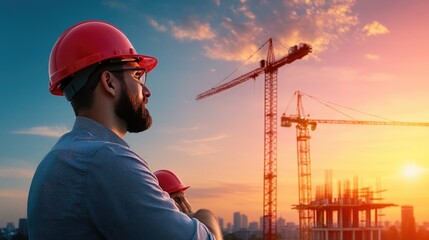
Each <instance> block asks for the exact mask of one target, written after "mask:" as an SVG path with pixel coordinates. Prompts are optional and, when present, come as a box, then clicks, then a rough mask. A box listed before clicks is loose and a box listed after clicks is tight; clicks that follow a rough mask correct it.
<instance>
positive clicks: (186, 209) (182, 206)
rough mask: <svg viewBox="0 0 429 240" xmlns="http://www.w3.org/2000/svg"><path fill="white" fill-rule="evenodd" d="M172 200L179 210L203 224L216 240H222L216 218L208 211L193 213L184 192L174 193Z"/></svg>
mask: <svg viewBox="0 0 429 240" xmlns="http://www.w3.org/2000/svg"><path fill="white" fill-rule="evenodd" d="M171 198H173V199H174V201H175V202H176V205H177V207H178V208H179V210H180V211H181V212H183V213H185V214H186V215H188V216H189V217H191V218H196V219H198V221H200V222H202V223H203V224H204V225H205V226H206V227H207V228H208V229H209V230H210V232H211V233H212V234H213V235H214V236H215V237H216V240H222V239H223V237H222V231H221V229H220V226H219V223H218V221H217V218H216V216H215V215H214V214H213V213H212V212H211V211H210V210H207V209H200V210H198V211H197V212H195V213H194V212H192V207H191V204H190V203H189V201H188V199H187V198H186V197H185V193H184V192H183V191H180V192H177V193H173V194H172V195H171Z"/></svg>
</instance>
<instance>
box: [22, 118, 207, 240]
mask: <svg viewBox="0 0 429 240" xmlns="http://www.w3.org/2000/svg"><path fill="white" fill-rule="evenodd" d="M27 214H28V230H29V237H30V239H32V240H39V239H40V240H49V239H88V240H92V239H130V240H131V239H214V237H213V235H212V234H211V233H210V232H209V231H208V229H207V228H206V226H205V225H204V224H202V223H201V222H199V221H198V220H197V219H195V218H189V217H188V216H187V215H185V214H183V213H181V212H180V211H179V210H178V208H177V207H176V205H175V204H174V201H173V200H172V199H171V198H170V197H169V195H168V194H167V193H166V192H163V191H162V189H161V188H160V187H159V185H158V181H157V179H156V177H155V176H154V175H153V174H152V172H151V171H150V169H149V166H148V164H147V162H146V161H145V160H144V159H142V158H141V157H140V156H138V155H137V154H136V153H134V152H133V151H132V150H131V149H130V147H129V146H128V144H127V143H126V142H125V141H124V140H123V139H122V138H120V137H119V136H117V135H116V134H115V133H113V132H112V131H110V130H109V129H108V128H106V127H104V126H103V125H101V124H99V123H97V122H95V121H93V120H91V119H88V118H83V117H77V118H76V121H75V124H74V127H73V129H72V131H71V132H69V133H66V134H65V135H63V136H62V137H61V138H60V139H59V140H58V142H57V144H56V145H55V146H54V147H53V148H52V149H51V151H50V152H49V153H48V154H47V155H46V156H45V158H44V159H43V160H42V162H41V163H40V164H39V166H38V167H37V170H36V172H35V175H34V177H33V180H32V183H31V187H30V192H29V196H28V206H27Z"/></svg>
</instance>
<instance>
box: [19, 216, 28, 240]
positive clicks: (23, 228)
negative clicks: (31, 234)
mask: <svg viewBox="0 0 429 240" xmlns="http://www.w3.org/2000/svg"><path fill="white" fill-rule="evenodd" d="M18 233H19V234H21V235H22V236H28V227H27V219H26V218H20V219H19V223H18Z"/></svg>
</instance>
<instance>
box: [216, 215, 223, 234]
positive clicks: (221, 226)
mask: <svg viewBox="0 0 429 240" xmlns="http://www.w3.org/2000/svg"><path fill="white" fill-rule="evenodd" d="M217 221H218V222H219V227H220V230H222V231H223V230H224V226H223V218H221V217H218V219H217Z"/></svg>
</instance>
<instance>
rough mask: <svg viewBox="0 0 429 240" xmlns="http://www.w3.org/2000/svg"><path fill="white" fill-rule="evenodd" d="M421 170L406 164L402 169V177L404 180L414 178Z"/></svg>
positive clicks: (413, 165)
mask: <svg viewBox="0 0 429 240" xmlns="http://www.w3.org/2000/svg"><path fill="white" fill-rule="evenodd" d="M421 172H422V169H421V168H420V167H419V166H417V165H415V164H408V165H406V166H404V168H403V169H402V175H403V176H404V177H405V178H416V177H418V176H419V175H420V173H421Z"/></svg>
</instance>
